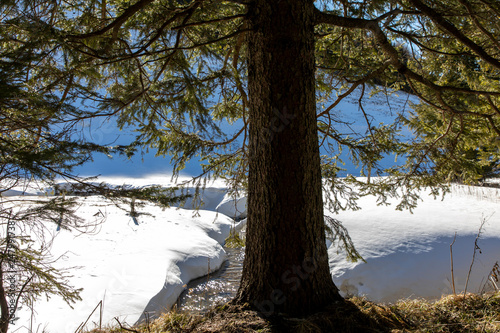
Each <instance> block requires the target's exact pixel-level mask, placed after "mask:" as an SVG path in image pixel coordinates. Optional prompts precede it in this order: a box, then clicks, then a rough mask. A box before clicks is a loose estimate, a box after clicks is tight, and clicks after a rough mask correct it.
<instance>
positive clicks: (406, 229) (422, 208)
mask: <svg viewBox="0 0 500 333" xmlns="http://www.w3.org/2000/svg"><path fill="white" fill-rule="evenodd" d="M122 180H123V179H122ZM144 181H145V180H142V183H141V182H139V181H136V183H135V185H136V186H140V185H141V186H142V185H144ZM130 182H131V183H133V182H134V181H133V180H130ZM221 191H223V188H221V187H220V184H218V185H214V187H213V188H212V187H208V189H207V192H206V193H207V201H208V202H209V203H208V204H207V205H206V207H207V208H208V209H211V210H212V211H208V210H199V211H195V210H193V209H183V208H168V209H161V208H158V207H154V206H151V205H148V206H146V207H143V208H142V209H141V210H140V211H141V212H144V213H147V214H142V215H140V216H139V217H138V221H139V225H135V224H134V222H133V221H132V219H131V217H130V216H128V215H127V211H126V209H127V207H122V208H124V210H122V209H119V208H117V207H116V206H113V205H110V203H109V202H106V201H105V200H103V199H102V198H101V197H96V196H91V197H82V198H80V199H79V201H80V203H81V207H80V208H79V210H78V214H79V215H80V216H81V217H83V218H85V219H87V220H88V221H94V220H96V217H95V216H94V215H95V214H96V213H97V212H99V211H100V212H102V213H103V215H104V216H105V220H104V221H103V222H102V223H101V224H99V226H98V229H97V230H96V231H95V232H94V233H93V234H76V233H71V232H68V231H60V232H55V231H54V235H55V238H54V243H53V248H52V253H53V254H54V255H55V256H58V255H61V254H63V253H65V256H64V258H63V259H62V260H60V261H59V262H58V263H57V267H61V268H62V267H74V266H77V267H79V268H76V269H74V270H72V273H73V275H74V277H73V278H71V283H72V284H73V285H74V286H75V287H79V288H84V289H83V292H82V294H81V296H82V298H83V301H81V302H78V303H77V304H75V306H74V309H71V308H70V307H68V306H67V305H66V304H65V303H64V302H63V301H62V300H60V299H59V298H58V297H53V298H51V299H50V300H48V301H46V300H39V301H38V302H37V303H36V305H35V316H34V318H35V324H34V325H33V329H35V331H36V329H40V331H41V329H42V328H43V329H45V331H46V332H74V331H75V329H76V328H77V327H78V326H79V325H80V324H81V323H82V322H84V321H85V320H86V318H87V316H88V315H90V313H91V312H92V310H93V309H94V308H95V307H96V305H97V304H98V303H99V301H101V300H102V301H103V302H104V308H103V323H104V324H116V321H114V320H113V318H114V317H117V318H118V319H119V320H120V322H122V323H124V322H126V323H129V324H133V323H135V322H137V321H138V320H143V319H145V316H144V312H146V313H148V314H151V315H154V314H155V313H158V312H160V311H162V310H168V309H170V307H171V306H172V305H173V304H175V302H176V299H177V297H178V296H179V294H180V293H181V292H182V291H183V290H184V289H185V285H186V284H187V282H188V281H189V280H191V279H194V278H197V277H200V276H203V275H206V274H207V273H208V272H209V271H213V270H216V269H217V268H219V267H220V265H221V264H222V262H223V261H224V259H225V251H224V249H223V247H222V246H221V244H223V242H224V240H225V238H226V237H227V236H228V234H229V232H230V229H231V228H232V227H236V228H237V229H240V228H241V226H242V225H243V224H244V223H245V220H243V221H242V222H240V223H239V224H236V223H235V222H234V220H232V219H231V218H229V217H228V216H226V215H224V214H222V213H221V211H220V207H222V206H223V205H228V206H231V205H232V207H235V202H231V200H229V199H228V197H227V196H224V193H221ZM422 198H423V201H422V202H421V203H420V204H419V206H418V207H417V208H416V209H415V211H414V213H413V214H411V213H409V212H407V211H404V212H400V211H396V210H395V209H394V206H388V207H385V206H383V207H381V206H377V205H376V202H375V199H374V198H370V197H365V198H362V199H361V203H360V204H361V206H362V207H363V209H362V210H360V211H355V212H352V211H346V212H341V213H339V214H338V215H335V218H337V219H339V220H341V221H342V223H343V224H344V226H345V227H347V229H348V230H349V233H350V235H351V237H352V239H353V241H354V244H355V246H356V248H357V250H358V251H359V252H360V253H361V255H362V256H363V257H364V258H365V259H366V261H367V263H362V262H358V263H350V262H347V261H346V260H345V256H344V255H343V253H340V254H337V247H336V245H335V244H333V245H331V246H330V248H329V255H330V267H331V272H332V276H333V279H334V282H335V283H336V285H337V286H338V287H339V288H340V290H341V292H342V293H343V294H344V295H366V296H367V297H368V298H369V299H372V300H375V301H384V302H393V301H395V300H397V299H400V298H407V297H426V298H439V297H440V296H441V295H442V294H448V293H451V283H450V280H451V273H450V244H451V242H452V241H453V238H454V235H455V232H456V233H457V238H456V241H455V244H454V246H453V257H454V273H455V285H456V290H457V292H462V291H463V290H464V286H465V281H466V278H467V275H468V271H469V267H470V265H471V260H472V255H473V251H474V240H475V237H476V235H477V233H478V229H479V226H480V224H481V220H482V219H486V220H487V222H486V224H485V226H484V228H483V230H482V233H481V237H480V238H479V242H478V245H479V247H480V249H481V253H479V252H478V253H477V254H476V260H475V262H474V265H473V267H472V273H471V276H470V281H469V284H468V288H467V290H468V291H471V292H477V291H479V289H480V288H481V286H482V284H484V283H485V278H486V276H487V274H488V273H489V271H490V270H491V269H492V267H493V265H494V263H495V262H496V261H498V260H500V216H499V215H498V207H499V202H500V190H498V189H495V188H474V187H465V186H454V188H453V191H452V193H451V194H450V195H448V196H446V197H445V198H444V200H434V199H433V198H432V197H429V196H426V195H425V194H423V196H422ZM216 200H219V201H220V202H219V204H215V202H214V201H216ZM236 200H239V201H238V202H241V201H245V199H244V197H239V198H237V199H236ZM188 206H189V203H188ZM236 207H238V206H237V205H236ZM234 213H235V211H231V210H229V214H230V215H233V214H234ZM325 213H327V212H325ZM329 214H331V213H329ZM17 315H18V316H19V317H20V319H19V321H18V322H17V323H16V325H15V326H13V328H14V330H13V331H15V332H28V331H29V330H27V327H30V317H31V313H30V312H29V311H28V309H26V308H25V309H22V310H20V311H18V313H17ZM98 321H99V311H96V312H95V313H94V314H93V315H92V316H91V319H90V321H89V323H88V324H87V327H88V328H92V327H95V325H97V323H98ZM16 329H17V331H16Z"/></svg>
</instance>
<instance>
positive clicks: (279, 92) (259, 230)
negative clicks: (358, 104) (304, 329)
mask: <svg viewBox="0 0 500 333" xmlns="http://www.w3.org/2000/svg"><path fill="white" fill-rule="evenodd" d="M313 9H314V4H313V1H312V0H307V1H304V0H281V1H278V0H273V1H270V0H255V1H253V2H252V5H250V7H249V26H250V27H251V28H252V29H251V32H250V33H249V34H248V41H247V43H248V52H249V66H248V75H249V82H248V85H249V95H250V114H249V121H250V129H249V140H250V147H249V176H248V177H249V182H248V184H249V185H248V213H249V215H248V224H247V239H246V252H245V256H246V257H245V262H244V266H243V276H242V280H241V286H240V289H239V292H238V295H237V297H236V302H249V303H250V304H252V305H253V306H255V307H256V308H257V309H258V310H259V311H260V312H262V313H264V314H266V315H273V314H278V313H287V314H289V315H301V314H307V313H310V312H313V311H315V310H317V309H319V308H321V307H323V306H325V305H326V304H329V303H331V302H332V301H334V300H337V299H340V298H341V296H340V295H339V293H338V289H337V288H336V286H335V285H334V284H333V281H332V277H331V275H330V270H329V266H328V256H327V251H326V245H325V229H324V220H323V200H322V192H321V169H320V158H319V147H318V134H317V123H316V102H315V70H314V66H315V61H314V19H313V16H314V14H313V13H314V11H313Z"/></svg>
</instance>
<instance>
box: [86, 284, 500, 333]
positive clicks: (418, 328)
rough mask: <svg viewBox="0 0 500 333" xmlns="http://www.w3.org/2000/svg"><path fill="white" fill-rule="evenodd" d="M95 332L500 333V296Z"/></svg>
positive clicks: (222, 312)
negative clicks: (292, 316)
mask: <svg viewBox="0 0 500 333" xmlns="http://www.w3.org/2000/svg"><path fill="white" fill-rule="evenodd" d="M92 332H93V333H97V332H102V333H115V332H138V333H167V332H179V333H192V332H227V333H239V332H242V333H245V332H262V333H265V332H297V333H313V332H338V333H349V332H352V333H357V332H363V333H365V332H366V333H368V332H391V333H403V332H415V333H416V332H419V333H420V332H429V333H436V332H445V333H447V332H450V333H451V332H478V333H479V332H481V333H483V332H484V333H486V332H492V333H493V332H497V333H498V332H500V293H496V294H489V295H482V296H479V295H474V294H467V296H465V297H464V296H463V295H460V296H453V295H452V296H446V297H443V298H442V299H441V300H439V301H436V302H429V301H425V300H405V301H400V302H398V303H396V304H391V305H384V304H376V303H373V302H370V301H368V300H366V299H364V298H357V297H356V298H352V299H349V300H346V301H345V302H337V303H335V304H332V305H330V306H329V307H327V308H325V309H324V310H323V311H321V312H318V313H315V314H313V315H311V316H308V317H305V318H291V317H286V316H279V317H273V318H264V317H262V316H260V315H259V314H258V313H257V312H255V311H253V310H252V309H251V308H250V307H249V306H245V305H243V306H241V305H230V304H225V305H221V306H217V307H215V308H213V309H212V310H211V311H209V312H208V313H207V314H206V315H204V316H191V315H189V314H182V313H178V312H175V311H173V312H169V313H166V314H164V315H162V316H161V317H160V318H158V319H157V320H155V321H154V322H153V323H151V324H149V325H145V324H144V325H141V326H137V327H128V326H127V329H126V330H125V329H121V328H113V329H108V330H101V331H97V330H95V331H92Z"/></svg>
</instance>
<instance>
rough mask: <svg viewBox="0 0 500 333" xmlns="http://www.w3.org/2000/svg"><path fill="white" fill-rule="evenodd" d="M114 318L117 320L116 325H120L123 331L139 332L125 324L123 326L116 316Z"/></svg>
mask: <svg viewBox="0 0 500 333" xmlns="http://www.w3.org/2000/svg"><path fill="white" fill-rule="evenodd" d="M115 320H116V321H117V322H118V325H120V328H121V329H122V330H125V331H127V332H135V333H139V331H137V330H134V329H132V328H126V327H125V326H123V325H122V323H120V321H119V320H118V317H115Z"/></svg>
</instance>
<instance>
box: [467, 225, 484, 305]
mask: <svg viewBox="0 0 500 333" xmlns="http://www.w3.org/2000/svg"><path fill="white" fill-rule="evenodd" d="M487 221H488V219H487V218H485V217H483V220H482V221H481V225H480V226H479V230H478V232H477V236H476V240H475V241H474V253H473V255H472V262H471V263H470V267H469V273H468V274H467V280H466V281H465V289H464V299H465V295H466V294H467V286H468V285H469V278H470V274H471V272H472V266H473V265H474V261H475V259H476V253H477V251H478V250H479V253H481V248H480V247H479V245H478V244H477V243H478V242H479V238H480V237H481V233H482V231H483V227H484V225H485V224H486V222H487Z"/></svg>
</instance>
